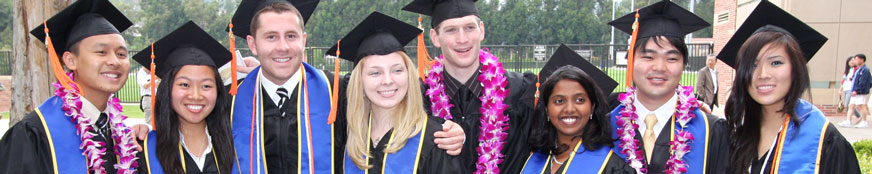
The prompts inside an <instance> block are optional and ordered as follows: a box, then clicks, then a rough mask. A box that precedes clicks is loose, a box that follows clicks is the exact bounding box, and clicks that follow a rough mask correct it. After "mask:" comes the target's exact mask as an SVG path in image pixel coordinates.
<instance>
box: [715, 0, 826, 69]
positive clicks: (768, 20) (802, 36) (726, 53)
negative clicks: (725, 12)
mask: <svg viewBox="0 0 872 174" xmlns="http://www.w3.org/2000/svg"><path fill="white" fill-rule="evenodd" d="M759 31H776V32H783V33H784V32H786V33H787V34H789V35H791V36H792V37H793V39H795V40H796V42H797V43H799V47H800V48H801V49H802V53H803V54H804V55H805V60H806V61H808V60H811V58H812V57H813V56H814V54H815V53H817V51H818V50H820V48H821V47H823V46H824V43H826V42H827V37H826V36H824V35H823V34H821V33H819V32H818V31H817V30H815V29H814V28H811V27H810V26H808V24H806V23H804V22H802V21H801V20H799V19H797V18H796V17H794V16H793V15H790V13H787V12H786V11H784V10H782V9H781V8H779V7H778V6H775V4H772V3H771V2H769V1H765V0H764V1H761V2H760V4H758V5H757V7H756V8H754V11H753V12H751V14H750V15H749V16H748V19H746V20H745V22H744V23H742V26H741V27H739V29H737V30H736V32H735V33H733V37H732V38H730V41H728V42H727V44H726V45H724V48H723V49H721V52H720V53H718V56H717V57H718V59H721V61H724V63H726V64H727V65H729V66H730V67H733V68H738V67H736V66H735V65H736V63H737V62H736V56H737V55H738V53H739V48H741V47H742V45H743V44H744V43H745V41H746V40H748V38H750V37H751V35H754V34H755V33H757V32H759Z"/></svg>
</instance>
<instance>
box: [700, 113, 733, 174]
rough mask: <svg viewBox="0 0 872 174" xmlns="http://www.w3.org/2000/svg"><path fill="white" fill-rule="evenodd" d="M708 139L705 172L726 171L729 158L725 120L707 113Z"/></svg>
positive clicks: (716, 172)
mask: <svg viewBox="0 0 872 174" xmlns="http://www.w3.org/2000/svg"><path fill="white" fill-rule="evenodd" d="M707 117H708V119H709V131H711V132H710V133H709V136H710V137H711V138H710V139H709V144H708V159H706V169H705V170H706V173H713V174H720V173H726V171H727V163H728V161H729V159H730V154H729V151H730V144H729V143H730V142H729V132H727V120H726V119H723V118H719V117H717V116H714V115H708V116H707Z"/></svg>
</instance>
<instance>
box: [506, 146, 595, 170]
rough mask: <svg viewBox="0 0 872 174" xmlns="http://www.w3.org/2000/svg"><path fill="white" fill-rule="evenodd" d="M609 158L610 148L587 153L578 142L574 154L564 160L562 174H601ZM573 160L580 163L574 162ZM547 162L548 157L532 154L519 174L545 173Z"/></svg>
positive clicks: (537, 153) (546, 155) (538, 153)
mask: <svg viewBox="0 0 872 174" xmlns="http://www.w3.org/2000/svg"><path fill="white" fill-rule="evenodd" d="M611 157H612V149H611V148H608V147H602V148H600V149H599V150H595V151H589V150H587V149H585V148H584V146H583V145H582V144H581V142H579V144H578V145H576V146H575V154H572V155H570V156H569V158H568V159H566V163H565V165H567V166H566V167H564V168H563V173H602V172H603V169H605V167H606V164H607V163H608V161H609V158H611ZM575 159H578V160H581V161H578V162H574V161H575ZM548 160H551V158H550V155H548V154H544V153H540V152H534V153H533V154H531V155H530V157H529V158H527V163H526V164H524V168H523V169H522V170H521V171H522V172H521V173H524V174H534V173H535V174H541V173H545V172H546V171H545V168H547V166H546V165H548ZM547 173H551V171H547Z"/></svg>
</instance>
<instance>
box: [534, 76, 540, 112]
mask: <svg viewBox="0 0 872 174" xmlns="http://www.w3.org/2000/svg"><path fill="white" fill-rule="evenodd" d="M533 97H535V99H533V108H536V106H538V105H539V73H536V95H534V96H533Z"/></svg>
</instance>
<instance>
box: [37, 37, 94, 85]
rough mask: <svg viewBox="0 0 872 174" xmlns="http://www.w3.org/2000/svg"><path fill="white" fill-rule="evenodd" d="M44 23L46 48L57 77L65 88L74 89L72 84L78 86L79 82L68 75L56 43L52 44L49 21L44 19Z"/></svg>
mask: <svg viewBox="0 0 872 174" xmlns="http://www.w3.org/2000/svg"><path fill="white" fill-rule="evenodd" d="M42 25H43V26H45V27H43V31H44V32H45V46H46V49H48V59H49V61H51V69H52V71H53V72H54V76H55V78H57V79H58V83H60V84H61V86H63V87H64V89H68V90H72V89H73V88H72V87H70V84H75V85H76V87H78V86H79V84H78V83H76V82H74V81H73V79H70V77H69V76H67V74H66V71H64V67H63V65H62V64H61V59H60V58H58V54H57V53H56V52H55V47H54V44H52V42H51V36H49V34H48V23H47V21H43V22H42ZM78 92H79V95H85V91H82V90H78Z"/></svg>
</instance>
